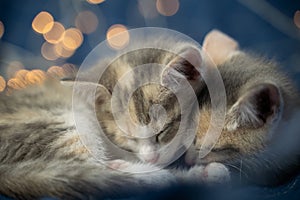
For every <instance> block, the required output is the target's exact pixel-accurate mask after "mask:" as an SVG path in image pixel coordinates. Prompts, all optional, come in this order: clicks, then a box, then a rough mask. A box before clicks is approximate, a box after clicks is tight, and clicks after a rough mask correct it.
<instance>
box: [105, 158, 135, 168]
mask: <svg viewBox="0 0 300 200" xmlns="http://www.w3.org/2000/svg"><path fill="white" fill-rule="evenodd" d="M131 164H132V163H130V162H128V161H126V160H121V159H116V160H112V161H108V162H107V163H106V166H107V167H109V168H111V169H116V170H123V169H126V168H128V167H129V166H130V165H131Z"/></svg>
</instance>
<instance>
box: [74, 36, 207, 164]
mask: <svg viewBox="0 0 300 200" xmlns="http://www.w3.org/2000/svg"><path fill="white" fill-rule="evenodd" d="M142 41H143V42H141V41H139V40H138V41H137V42H136V43H137V44H136V45H137V46H138V45H139V44H141V43H142V45H144V46H147V43H148V44H150V43H153V41H156V42H155V43H157V44H156V45H155V46H156V48H143V47H141V48H139V49H138V50H133V51H129V52H127V53H125V54H122V55H121V56H119V57H117V58H111V59H110V61H111V60H113V62H112V63H110V62H108V61H105V60H104V61H99V62H98V63H97V66H94V67H93V68H92V69H90V70H89V71H87V72H85V73H84V74H83V75H81V76H79V77H78V78H77V80H80V81H86V82H89V81H90V80H91V79H95V78H94V77H93V75H95V74H98V73H97V70H99V69H101V68H104V67H106V65H108V67H107V69H106V70H105V71H104V73H103V74H102V76H101V79H100V80H99V82H98V83H99V84H101V85H103V86H104V87H105V88H107V90H108V92H109V93H110V95H111V96H113V93H114V92H115V94H117V101H114V100H113V99H112V97H111V99H107V101H108V105H110V104H111V103H112V102H114V104H111V106H108V108H110V107H112V108H113V109H115V110H116V111H115V112H116V113H117V114H115V115H114V116H113V114H112V110H110V111H108V113H107V114H106V115H105V116H103V115H101V113H102V112H101V111H100V112H99V111H98V110H96V111H97V117H98V120H99V121H100V124H101V127H102V128H103V130H104V132H105V134H107V135H108V137H109V138H110V140H111V141H112V142H113V143H114V144H115V145H116V146H117V147H121V148H122V149H124V150H125V153H126V151H129V152H132V153H133V154H134V155H136V157H137V158H138V159H139V160H141V161H143V162H148V163H153V164H157V165H166V164H169V163H170V162H172V161H174V160H176V159H177V158H178V157H180V156H181V155H182V154H183V153H184V150H185V149H186V146H185V144H186V143H187V142H186V141H190V143H192V141H193V138H194V134H193V133H192V131H193V130H192V129H193V128H192V127H195V129H196V125H197V120H196V118H197V117H198V113H197V109H196V106H198V103H197V97H196V96H195V98H186V97H187V96H191V95H192V94H190V93H189V92H192V93H194V95H195V92H194V91H196V92H197V91H198V90H200V88H199V87H198V85H199V84H198V83H200V81H201V76H200V71H201V70H202V69H201V68H200V66H201V65H204V63H203V62H202V58H201V57H202V56H201V52H200V49H199V48H198V47H197V46H196V44H193V43H187V42H181V41H178V40H176V38H171V37H170V38H155V39H153V38H152V39H151V38H147V40H142ZM134 45H135V44H132V46H134ZM166 46H167V47H166ZM166 48H169V49H170V48H172V49H173V50H174V52H169V51H167V50H165V49H166ZM147 64H148V65H149V66H146V65H147ZM159 65H162V66H163V67H160V66H159ZM194 66H195V67H194ZM170 68H172V69H173V68H176V70H177V72H180V73H179V75H180V76H182V77H180V78H179V79H187V81H188V83H189V84H191V88H190V90H189V88H186V86H184V85H181V83H180V81H179V82H178V83H176V82H175V81H176V80H178V77H177V76H178V74H177V75H176V74H175V75H173V74H172V72H170V71H169V70H168V69H170ZM203 68H204V66H203ZM132 71H133V72H132ZM123 76H126V77H125V78H124V77H123ZM122 78H123V80H125V81H123V82H122V83H119V84H117V83H118V81H120V80H121V79H122ZM174 80H175V81H174ZM153 82H155V83H153ZM141 83H147V84H141ZM138 85H141V86H140V87H136V86H138ZM117 86H118V87H119V90H118V91H117V92H116V90H117V89H116V88H117ZM170 88H171V89H172V88H173V91H172V90H171V89H170ZM182 91H184V92H185V93H186V95H185V96H184V101H185V103H184V105H183V106H182V108H181V107H180V103H179V100H178V99H177V97H176V95H177V94H178V93H180V92H182ZM131 92H132V93H131ZM128 97H130V98H129V103H128V105H125V103H124V102H125V100H124V99H126V98H128ZM122 100H123V101H122ZM127 108H128V113H129V115H126V114H125V113H126V112H127V110H126V109H127ZM183 116H185V118H184V117H183ZM116 121H117V122H119V123H121V125H120V124H117V123H116ZM182 121H184V122H182ZM180 123H182V124H184V128H181V132H183V133H178V131H179V125H180ZM136 125H138V126H140V127H138V128H136ZM176 135H177V137H176ZM171 141H172V142H171ZM171 143H172V145H170V144H171ZM119 155H120V153H119ZM115 159H120V158H115ZM127 159H133V158H127Z"/></svg>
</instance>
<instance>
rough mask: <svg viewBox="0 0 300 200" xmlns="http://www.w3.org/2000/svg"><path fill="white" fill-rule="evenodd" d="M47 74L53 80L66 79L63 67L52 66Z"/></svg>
mask: <svg viewBox="0 0 300 200" xmlns="http://www.w3.org/2000/svg"><path fill="white" fill-rule="evenodd" d="M47 74H48V75H49V76H50V77H52V78H56V79H61V78H64V77H65V71H64V69H63V68H62V67H60V66H51V67H50V68H49V69H48V70H47Z"/></svg>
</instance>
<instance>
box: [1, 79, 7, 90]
mask: <svg viewBox="0 0 300 200" xmlns="http://www.w3.org/2000/svg"><path fill="white" fill-rule="evenodd" d="M5 87H6V81H5V79H4V78H3V77H2V76H0V92H3V90H4V89H5Z"/></svg>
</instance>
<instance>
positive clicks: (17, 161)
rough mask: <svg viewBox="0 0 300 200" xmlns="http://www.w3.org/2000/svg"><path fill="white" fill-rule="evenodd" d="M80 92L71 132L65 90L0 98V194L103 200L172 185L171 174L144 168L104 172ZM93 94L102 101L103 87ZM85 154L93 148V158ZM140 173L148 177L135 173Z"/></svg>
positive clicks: (36, 89) (51, 85)
mask: <svg viewBox="0 0 300 200" xmlns="http://www.w3.org/2000/svg"><path fill="white" fill-rule="evenodd" d="M81 87H82V91H77V92H82V99H81V101H80V102H79V101H78V102H77V103H78V105H77V106H76V108H74V109H75V112H80V113H81V115H80V117H81V119H82V121H81V123H83V124H84V125H85V126H86V127H87V129H86V131H85V132H78V131H77V130H76V126H75V122H74V119H73V114H74V113H73V110H72V103H71V101H72V93H73V91H72V88H70V87H66V86H62V85H61V84H59V83H57V82H55V81H48V82H46V83H45V84H44V85H42V86H31V87H28V88H26V89H23V90H21V91H15V92H12V93H11V94H10V96H7V95H5V94H4V93H1V94H0V102H1V104H0V112H1V116H0V182H1V184H0V193H1V194H3V195H6V196H9V197H13V198H17V199H36V198H42V197H54V198H60V199H85V198H87V199H89V198H104V197H117V196H120V195H125V194H137V193H136V192H139V191H140V190H139V189H146V188H148V189H149V188H154V189H155V188H161V187H164V186H166V185H168V184H171V183H172V182H174V177H173V176H172V175H171V173H169V172H167V171H166V170H159V168H157V167H154V166H151V165H149V164H141V163H129V162H127V163H126V166H125V165H123V168H125V169H126V171H127V173H125V172H120V171H116V170H113V169H111V168H109V167H108V166H110V165H111V164H110V163H109V160H110V159H109V158H108V157H107V155H106V154H107V151H109V150H108V149H105V148H104V147H105V145H104V143H105V140H102V139H101V138H99V135H97V136H96V135H95V134H94V131H93V129H95V128H97V127H96V126H95V124H97V123H96V122H94V121H93V119H92V118H91V117H90V115H91V113H92V111H91V110H90V109H89V108H90V106H91V105H92V104H93V103H94V102H91V101H90V100H89V99H90V98H89V97H88V96H86V95H84V94H85V92H86V91H84V89H85V88H86V87H85V84H82V86H81ZM88 88H91V86H89V87H88ZM97 91H98V93H97V100H98V101H102V99H105V98H106V96H105V93H106V92H107V90H106V89H105V88H104V87H103V86H97ZM84 137H88V138H90V140H88V141H89V143H86V144H83V143H82V142H81V140H80V138H84ZM85 145H88V147H87V146H85ZM90 149H96V152H97V158H94V157H93V156H92V155H91V154H90V152H89V150H90ZM123 164H124V163H123ZM158 170H159V171H158ZM140 171H144V172H145V171H150V172H151V173H144V174H141V173H136V172H140ZM128 185H130V188H129V187H128ZM132 188H135V189H137V190H134V189H132ZM130 189H132V191H131V190H130ZM141 191H142V190H141Z"/></svg>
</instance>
